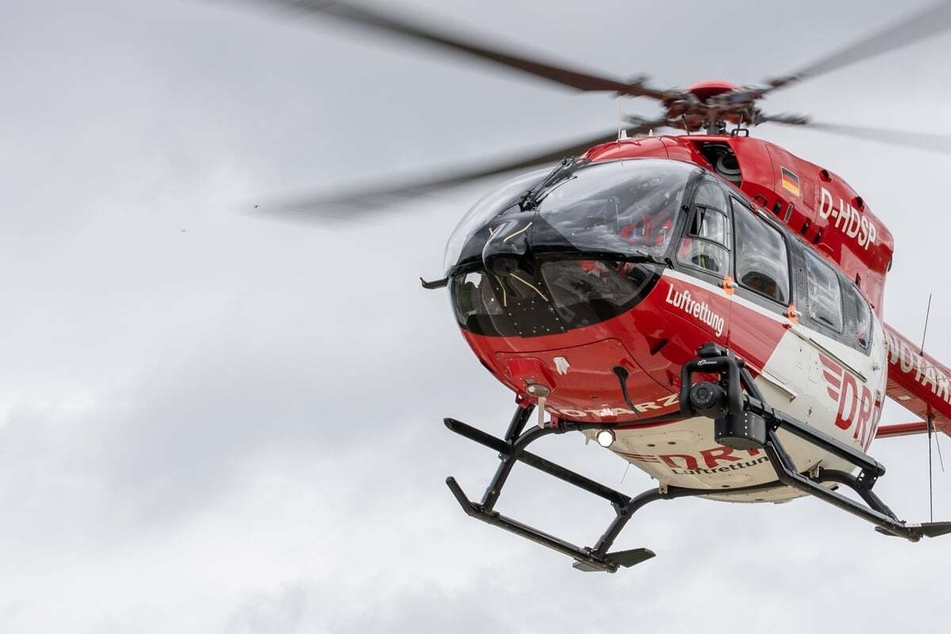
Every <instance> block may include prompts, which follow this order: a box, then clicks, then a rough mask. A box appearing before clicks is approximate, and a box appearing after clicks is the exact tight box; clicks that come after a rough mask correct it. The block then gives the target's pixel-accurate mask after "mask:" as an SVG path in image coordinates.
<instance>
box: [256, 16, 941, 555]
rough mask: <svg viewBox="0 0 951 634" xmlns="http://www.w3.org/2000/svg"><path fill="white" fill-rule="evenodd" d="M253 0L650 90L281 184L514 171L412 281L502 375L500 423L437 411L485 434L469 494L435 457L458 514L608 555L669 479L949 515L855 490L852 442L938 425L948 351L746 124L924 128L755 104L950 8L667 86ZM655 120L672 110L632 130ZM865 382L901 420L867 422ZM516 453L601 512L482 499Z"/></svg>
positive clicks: (862, 205)
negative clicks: (637, 108) (461, 163)
mask: <svg viewBox="0 0 951 634" xmlns="http://www.w3.org/2000/svg"><path fill="white" fill-rule="evenodd" d="M262 3H263V4H272V5H279V6H284V7H289V8H293V9H295V10H297V11H301V12H304V13H306V14H308V15H313V16H314V17H317V18H321V19H323V18H330V19H337V20H342V21H345V22H348V23H351V24H356V25H359V26H361V27H366V28H368V29H371V30H375V31H377V32H382V33H386V34H389V35H395V36H399V37H403V38H408V39H411V40H414V41H416V42H418V43H422V44H426V45H430V46H433V47H436V48H440V49H443V50H451V51H453V52H455V53H458V54H462V55H466V56H470V57H474V58H476V59H480V60H482V61H487V62H490V63H493V64H496V65H501V66H504V67H508V68H509V69H515V70H517V71H520V72H523V73H526V74H529V75H533V76H535V77H536V78H541V79H544V80H547V81H549V82H553V83H556V84H560V85H562V86H567V87H569V88H572V89H574V90H576V91H581V92H604V93H607V94H612V95H616V96H621V97H632V98H642V99H650V100H652V101H655V102H657V103H658V105H659V106H660V108H661V110H662V112H661V114H660V115H659V116H658V117H656V118H653V119H649V120H648V119H643V118H630V119H628V120H627V121H626V125H625V126H622V129H621V130H620V131H619V132H618V133H617V134H616V135H614V134H610V135H606V134H603V133H602V134H600V135H598V136H596V137H592V138H590V139H583V140H581V141H578V142H572V143H570V144H564V145H561V146H559V147H556V148H552V149H550V150H546V151H544V152H539V153H534V154H531V155H525V156H519V157H515V158H513V159H512V160H509V161H500V162H498V163H496V164H492V165H488V166H482V167H479V168H476V169H464V170H459V171H456V172H447V173H443V174H440V175H437V176H436V177H433V178H428V179H424V180H420V181H416V182H408V183H401V184H399V185H397V186H386V187H380V188H362V189H361V190H360V191H357V192H344V193H342V194H338V195H333V196H324V197H317V198H314V199H307V200H301V201H296V202H294V203H291V204H290V205H288V206H287V209H289V210H301V209H303V210H307V209H312V208H320V207H321V206H324V205H330V204H334V205H345V206H346V205H354V206H361V205H363V206H365V205H368V204H369V205H372V204H373V203H374V201H377V200H387V199H389V198H390V197H392V196H395V195H400V196H405V195H411V196H412V195H419V194H422V193H426V192H430V191H434V190H437V189H440V188H445V187H451V186H454V185H458V184H461V183H466V182H469V181H474V180H478V179H481V178H485V177H487V176H492V175H497V174H505V173H509V172H514V171H520V170H531V171H529V172H528V173H525V174H523V175H521V176H518V177H516V178H514V179H512V180H510V181H508V182H506V183H504V184H503V185H501V186H499V187H498V188H496V189H495V190H493V191H491V192H489V193H488V194H486V195H485V196H484V197H483V198H482V199H481V200H480V201H478V202H477V203H476V204H475V206H474V207H473V208H472V209H471V210H470V211H469V213H468V214H466V215H465V216H464V217H463V218H462V220H461V221H460V223H459V225H458V227H457V228H456V230H455V231H454V232H453V234H452V235H451V237H450V238H449V243H448V246H447V250H446V261H445V271H444V272H445V275H444V277H442V278H441V279H438V280H435V281H431V282H427V281H425V280H421V281H422V284H423V286H424V287H425V288H427V289H430V290H434V289H442V288H445V289H447V290H448V293H449V297H450V303H451V306H452V310H453V314H454V316H455V319H456V322H457V324H458V326H459V328H460V331H461V333H462V336H463V337H464V339H465V341H466V343H467V344H468V345H469V347H470V348H471V349H472V351H473V353H474V354H475V355H476V357H477V358H478V360H479V362H480V363H481V364H482V365H483V366H484V367H485V368H486V370H487V371H488V372H490V373H491V374H492V375H493V376H494V377H495V378H496V379H497V380H498V381H499V382H501V383H502V384H503V385H505V386H506V387H507V388H509V389H510V390H511V391H512V392H513V393H514V395H515V401H516V408H515V413H514V414H513V416H512V418H511V420H510V422H509V423H508V427H507V429H506V430H505V432H504V434H503V435H502V437H501V438H500V437H496V436H493V435H490V434H489V433H487V432H485V431H482V430H480V429H477V428H475V427H473V426H471V425H468V424H467V423H464V422H462V421H459V420H456V419H453V418H446V419H445V421H444V422H445V425H446V427H447V428H448V429H450V430H451V431H453V432H455V433H457V434H460V435H461V436H463V437H465V438H467V439H469V440H471V441H474V442H476V443H479V444H481V445H484V446H486V447H489V448H490V449H493V450H494V451H496V452H497V453H498V455H499V459H500V463H499V465H498V467H497V470H496V472H495V474H494V476H493V477H492V479H491V480H490V482H489V484H488V486H487V487H486V491H485V493H484V495H483V496H482V498H481V500H480V501H473V500H471V499H470V498H469V497H468V495H467V494H466V493H465V492H464V491H463V490H462V488H461V487H460V485H459V484H458V483H457V482H456V480H455V479H454V478H452V477H450V478H448V479H447V485H448V487H449V488H450V490H451V493H452V494H453V495H454V497H455V498H456V500H457V501H458V503H459V504H460V506H461V507H462V509H463V510H464V511H465V512H466V513H467V514H468V515H470V516H471V517H473V518H475V519H479V520H481V521H483V522H486V523H488V524H491V525H495V526H497V527H499V528H502V529H504V530H507V531H509V532H512V533H514V534H517V535H519V536H521V537H524V538H527V539H529V540H531V541H534V542H536V543H538V544H541V545H543V546H546V547H548V548H550V549H552V550H555V551H557V552H560V553H562V554H565V555H567V556H568V557H570V558H571V559H573V560H574V566H575V567H576V568H578V569H579V570H582V571H604V572H612V573H613V572H616V571H617V570H619V569H620V568H627V567H631V566H634V565H636V564H639V563H641V562H643V561H646V560H648V559H650V558H652V557H654V556H655V554H654V553H653V551H651V550H649V549H647V548H636V549H632V550H624V551H612V550H611V549H612V546H613V544H614V542H615V541H616V539H617V537H618V535H619V534H620V533H621V531H622V530H623V529H624V528H625V527H626V525H627V524H628V523H629V521H630V520H631V519H632V517H633V515H634V514H635V513H636V512H637V511H638V510H639V509H641V508H642V507H643V506H645V505H646V504H649V503H651V502H655V501H659V500H671V499H677V498H682V497H702V498H706V499H710V500H715V501H728V502H748V503H765V502H773V503H778V502H786V501H789V500H793V499H795V498H801V497H804V496H813V497H816V498H818V499H820V500H822V501H824V502H827V503H829V504H832V505H833V506H835V507H837V508H839V509H841V510H843V511H845V512H847V513H850V514H852V515H854V516H856V517H859V518H860V519H864V520H866V521H867V522H869V523H871V524H873V525H874V526H875V528H876V530H877V531H878V532H880V533H882V534H884V535H888V536H894V537H901V538H904V539H907V540H909V541H912V542H916V541H919V540H920V539H921V538H923V537H938V536H941V535H945V534H949V533H951V522H934V521H930V522H923V523H918V524H913V523H908V522H905V521H903V520H900V519H899V518H898V516H897V515H896V514H895V513H894V512H893V511H892V510H891V509H890V508H889V507H888V506H887V505H886V504H885V502H884V501H883V500H881V499H880V498H879V497H878V496H877V495H876V493H875V492H874V491H873V488H874V485H875V484H876V482H877V480H878V479H879V478H881V477H882V476H883V475H884V474H885V468H884V466H883V465H882V464H881V463H879V462H878V461H877V460H875V459H874V458H873V457H872V456H870V455H869V454H868V453H867V452H868V450H869V447H870V445H871V443H872V442H873V440H875V439H877V438H886V437H895V436H900V435H907V434H928V435H929V436H930V435H931V434H933V433H934V432H936V431H940V432H943V433H945V434H951V369H949V368H948V367H946V366H945V365H943V364H941V363H939V362H938V361H937V360H935V359H934V358H932V357H931V356H930V355H928V354H926V353H925V352H924V349H923V345H922V346H918V345H916V344H914V343H913V342H912V341H911V340H910V339H909V338H908V337H906V336H904V335H902V334H901V333H899V332H898V331H897V330H896V329H894V328H892V327H890V326H888V325H887V324H885V323H884V322H883V321H882V309H883V300H884V287H885V279H886V277H887V274H888V272H889V270H890V269H891V265H892V261H893V254H894V241H893V239H892V234H891V232H890V231H889V230H888V228H887V227H886V226H885V224H884V223H883V222H882V221H881V220H880V219H879V218H878V217H877V216H875V214H874V213H873V212H872V210H871V208H870V206H869V204H868V203H867V202H866V201H865V200H864V199H863V198H862V197H861V196H860V195H859V194H858V193H857V192H856V191H855V190H854V189H853V188H852V187H851V186H850V185H849V184H848V183H847V182H846V181H845V180H843V179H842V178H841V177H840V176H838V175H837V174H835V173H834V172H833V171H831V170H829V169H827V168H825V167H822V166H820V165H817V164H815V163H812V162H810V161H807V160H805V159H802V158H800V157H798V156H795V155H793V154H792V153H790V152H788V151H787V150H785V149H784V148H782V147H780V146H778V145H776V144H774V143H770V142H768V141H765V140H762V139H759V138H757V137H755V136H752V134H751V131H752V130H753V129H754V128H756V127H757V126H759V125H762V124H778V125H786V126H799V127H811V128H814V129H817V130H824V131H827V132H832V133H837V134H844V135H851V136H858V137H862V138H869V137H871V138H876V137H885V138H887V139H888V140H889V141H893V142H900V143H904V144H908V145H912V146H927V147H932V148H933V147H934V145H935V144H936V143H937V144H939V145H940V144H942V143H944V144H947V143H948V139H942V138H940V137H931V138H928V139H924V140H922V139H921V138H920V136H918V135H915V134H912V133H895V132H892V131H879V130H875V129H872V128H862V127H858V126H845V125H837V124H826V123H817V122H813V121H812V120H811V119H809V118H807V117H804V116H799V115H788V114H769V113H766V112H764V111H763V110H761V109H760V106H759V104H760V102H761V101H762V100H763V99H764V98H765V97H767V96H769V95H770V94H772V93H774V92H776V91H779V90H784V89H788V88H789V87H793V86H795V85H797V84H799V83H800V82H802V81H805V80H807V79H810V78H813V77H816V76H818V75H821V74H823V73H827V72H830V71H832V70H836V69H839V68H842V67H844V66H846V65H848V64H851V63H855V62H858V61H861V60H864V59H867V58H869V57H872V56H875V55H880V54H883V53H886V52H888V51H892V50H895V49H897V48H900V47H902V46H905V45H908V44H911V43H913V42H915V41H919V40H921V39H923V38H925V37H928V36H932V35H935V34H937V33H940V32H943V31H946V30H948V29H951V2H940V3H938V4H935V5H933V6H931V7H929V8H927V9H925V10H924V11H922V12H920V13H917V14H915V15H912V16H910V17H908V18H906V19H904V20H902V21H901V22H899V23H896V24H893V25H890V26H888V27H887V28H885V29H883V30H882V31H879V32H876V33H874V34H872V35H870V36H868V37H866V38H864V39H862V40H860V41H858V42H856V43H854V44H852V45H849V46H846V47H845V48H843V49H841V50H839V51H837V52H836V53H834V54H833V55H831V56H827V57H825V58H823V59H820V60H818V61H816V62H814V63H813V64H811V65H809V66H807V67H805V68H802V69H800V70H798V71H797V72H794V73H790V74H787V75H783V76H779V77H776V78H772V79H767V80H766V81H764V82H762V84H761V85H758V86H741V85H736V84H733V83H731V82H727V81H720V80H707V81H701V82H697V83H694V84H692V85H690V86H688V87H687V88H683V89H658V88H656V87H653V86H651V85H649V84H648V80H647V79H646V78H637V79H635V80H633V81H624V80H619V79H615V78H612V77H608V76H602V75H595V74H591V73H587V72H582V71H578V70H575V69H572V68H568V67H566V66H564V65H559V64H555V63H551V62H549V61H547V60H541V59H536V58H530V57H526V56H524V55H521V54H519V53H515V52H512V51H509V50H505V49H503V48H501V47H499V46H497V45H495V44H488V43H486V42H485V41H484V40H482V39H480V38H476V37H469V36H462V35H459V34H458V31H455V30H452V31H450V30H448V29H441V28H437V27H434V26H432V25H430V24H429V23H425V22H423V21H419V20H415V19H413V18H411V17H408V16H404V15H396V14H393V13H389V12H383V11H381V10H378V9H370V8H367V7H365V6H363V5H357V4H353V3H348V2H347V3H345V2H331V1H320V0H294V1H291V0H286V1H285V0H272V1H271V2H262ZM664 128H667V129H672V130H675V131H677V132H678V133H677V134H671V135H654V134H653V133H654V131H655V130H660V129H664ZM555 162H557V165H556V166H555V167H554V168H551V167H550V164H551V163H555ZM543 165H544V166H546V167H544V168H542V169H532V168H538V167H539V166H543ZM886 398H889V399H892V400H894V401H896V402H897V403H899V404H900V405H902V406H903V407H905V408H906V409H907V410H909V411H910V412H912V413H914V414H915V415H917V416H919V417H920V418H922V419H923V420H922V421H921V422H915V423H908V424H899V425H888V426H880V425H879V422H880V418H881V414H882V407H883V405H884V401H885V399H886ZM567 432H578V433H580V434H583V435H584V436H585V437H586V439H587V440H588V441H592V442H595V443H597V444H598V445H600V446H601V447H603V448H604V449H606V450H607V451H609V452H611V453H613V454H614V455H615V456H617V457H619V458H621V459H623V460H625V461H627V462H628V463H630V464H631V465H634V466H635V467H637V468H639V469H641V470H643V471H644V472H646V473H648V474H649V475H650V476H651V477H653V478H654V479H655V480H656V481H657V486H656V487H655V488H652V489H650V490H647V491H644V492H643V493H641V494H639V495H635V496H628V495H627V494H625V493H622V492H620V491H617V490H615V489H612V488H610V487H607V486H605V485H603V484H601V483H599V482H596V481H594V480H591V479H589V478H587V477H586V476H584V475H582V474H580V473H577V472H575V471H572V470H570V469H568V468H567V467H565V466H563V465H559V464H557V463H554V462H552V461H550V460H548V459H545V458H542V457H541V456H539V455H537V454H534V453H531V452H529V451H528V447H529V446H530V445H532V444H533V443H535V442H536V441H537V440H539V439H541V438H543V437H545V436H549V435H559V434H563V433H567ZM518 463H523V464H526V465H529V466H530V467H533V468H535V469H537V470H539V471H541V472H543V473H545V474H547V475H549V476H552V477H553V478H556V479H559V480H562V481H564V482H566V483H569V484H572V485H574V486H576V487H578V488H580V489H582V490H584V491H586V492H588V493H590V494H592V495H595V496H597V497H600V498H603V499H605V500H606V501H607V502H609V503H610V504H611V506H612V507H613V509H614V511H615V518H614V520H613V521H612V522H611V523H610V525H609V526H608V527H607V528H606V529H605V530H604V532H603V533H602V535H601V536H600V538H599V539H598V540H597V541H596V542H595V543H594V544H593V545H592V546H588V547H583V546H578V545H576V544H573V543H570V542H568V541H566V540H564V539H561V538H559V537H557V536H554V535H551V534H549V533H546V532H544V531H542V530H539V529H537V528H535V527H533V526H529V525H527V524H525V523H523V522H520V521H518V520H517V519H514V518H511V517H507V516H504V515H502V514H500V513H498V512H497V511H496V510H495V506H496V504H497V502H498V500H499V498H500V495H501V493H502V491H503V489H504V486H505V484H506V482H507V480H508V478H509V475H510V474H511V472H512V469H513V468H514V467H515V466H516V465H517V464H518ZM842 489H847V490H849V491H851V492H852V494H853V496H851V497H850V496H846V495H844V494H843V493H842V492H840V491H841V490H842ZM856 497H857V498H858V499H855V498H856Z"/></svg>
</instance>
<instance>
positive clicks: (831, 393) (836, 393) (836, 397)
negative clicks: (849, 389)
mask: <svg viewBox="0 0 951 634" xmlns="http://www.w3.org/2000/svg"><path fill="white" fill-rule="evenodd" d="M826 391H827V392H829V396H830V397H832V400H833V401H835V402H836V403H838V402H839V391H838V390H834V389H832V388H831V387H830V388H826Z"/></svg>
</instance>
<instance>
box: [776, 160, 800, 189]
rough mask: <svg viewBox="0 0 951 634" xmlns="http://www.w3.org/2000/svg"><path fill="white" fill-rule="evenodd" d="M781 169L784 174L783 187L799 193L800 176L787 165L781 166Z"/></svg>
mask: <svg viewBox="0 0 951 634" xmlns="http://www.w3.org/2000/svg"><path fill="white" fill-rule="evenodd" d="M779 169H780V171H781V172H782V175H783V189H785V190H788V191H790V192H792V193H793V194H794V195H796V196H798V195H799V177H798V176H796V175H795V174H793V173H792V172H790V171H789V170H788V169H786V168H785V167H780V168H779Z"/></svg>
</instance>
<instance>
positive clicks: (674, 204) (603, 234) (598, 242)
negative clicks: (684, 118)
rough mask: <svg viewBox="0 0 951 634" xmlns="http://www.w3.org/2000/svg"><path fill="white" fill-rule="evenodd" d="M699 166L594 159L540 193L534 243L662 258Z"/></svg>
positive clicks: (592, 251) (544, 248) (584, 250)
mask: <svg viewBox="0 0 951 634" xmlns="http://www.w3.org/2000/svg"><path fill="white" fill-rule="evenodd" d="M699 173H700V170H699V169H698V168H697V167H695V166H691V165H688V164H687V163H679V162H676V161H669V160H656V159H634V160H626V161H614V162H610V163H595V164H592V165H590V166H588V167H586V168H584V169H582V170H578V171H577V172H575V173H574V174H573V175H572V176H570V177H569V178H567V179H565V180H563V181H561V182H560V183H557V184H555V185H554V186H552V187H551V188H550V189H549V190H548V191H547V192H544V193H543V194H542V195H541V196H540V197H539V203H538V206H537V208H536V212H537V213H536V217H535V220H536V223H537V226H536V227H534V231H533V233H532V244H533V246H534V247H535V248H536V249H539V248H540V249H542V250H547V249H546V247H551V248H558V247H561V248H564V247H566V246H570V247H571V248H572V249H573V250H576V251H578V252H582V253H586V252H591V253H613V254H618V255H628V256H636V255H649V256H661V255H663V254H664V253H665V252H666V251H667V247H668V246H669V245H670V242H671V239H672V238H673V234H674V228H675V224H676V222H677V220H678V219H679V218H680V217H681V215H682V213H681V205H682V203H683V197H684V190H685V189H686V187H687V181H688V180H689V179H690V176H691V175H694V174H699Z"/></svg>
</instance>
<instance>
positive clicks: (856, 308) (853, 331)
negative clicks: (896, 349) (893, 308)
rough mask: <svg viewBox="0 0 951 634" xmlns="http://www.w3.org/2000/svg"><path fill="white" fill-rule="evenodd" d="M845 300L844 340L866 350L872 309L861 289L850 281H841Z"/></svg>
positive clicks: (870, 336)
mask: <svg viewBox="0 0 951 634" xmlns="http://www.w3.org/2000/svg"><path fill="white" fill-rule="evenodd" d="M842 299H843V300H844V302H845V311H844V313H845V315H844V316H845V333H844V334H845V341H846V343H848V344H849V345H850V346H852V347H853V348H856V349H858V350H862V351H866V350H868V349H869V346H870V344H871V343H872V309H871V307H869V305H868V302H867V301H865V298H864V297H863V296H862V293H861V291H859V289H857V288H856V287H855V286H854V285H853V284H852V283H851V282H847V281H845V280H843V281H842Z"/></svg>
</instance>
